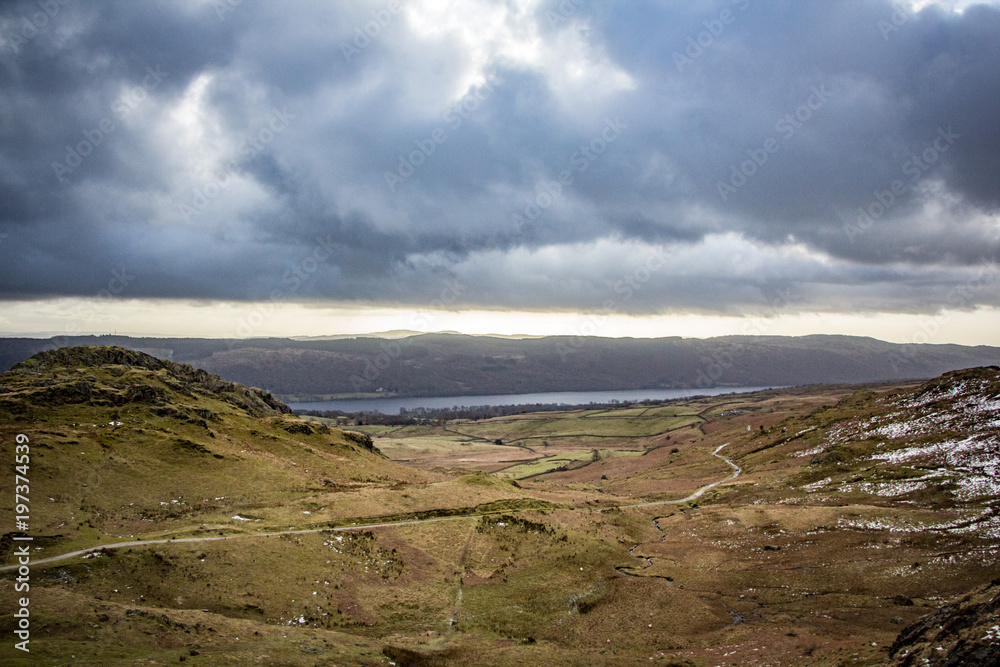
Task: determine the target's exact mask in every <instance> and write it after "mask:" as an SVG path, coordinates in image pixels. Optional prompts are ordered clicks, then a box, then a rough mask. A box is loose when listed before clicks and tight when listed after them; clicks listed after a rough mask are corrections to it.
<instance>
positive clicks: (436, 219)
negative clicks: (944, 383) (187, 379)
mask: <svg viewBox="0 0 1000 667" xmlns="http://www.w3.org/2000/svg"><path fill="white" fill-rule="evenodd" d="M998 118H1000V9H998V7H997V4H995V3H991V4H976V3H970V2H919V3H902V2H900V3H896V4H893V3H890V2H888V1H885V0H863V1H862V0H814V1H810V0H770V1H769V0H688V1H684V2H679V1H678V2H667V1H660V2H656V1H651V0H621V1H610V0H608V1H597V0H562V1H561V2H560V1H557V0H548V1H546V0H506V1H502V0H461V1H458V0H456V1H454V2H449V1H446V0H437V1H436V0H400V1H399V2H389V1H384V0H375V1H373V2H366V1H361V0H344V1H340V2H254V1H252V0H243V1H242V2H240V1H239V0H171V1H164V2H133V1H123V2H83V1H79V0H43V1H42V2H37V1H36V2H5V3H3V5H2V8H0V333H3V334H7V335H14V334H18V333H25V332H35V333H38V332H49V333H58V332H63V331H80V332H103V331H110V330H112V329H115V330H117V331H118V332H120V333H121V332H133V333H150V334H151V333H163V334H171V335H182V334H185V333H189V334H192V335H212V336H247V335H264V334H276V333H281V334H295V333H302V334H320V333H330V334H334V333H342V332H351V331H363V330H366V329H367V330H379V329H415V330H421V331H427V330H439V329H459V330H466V331H470V332H479V333H486V332H487V331H499V332H503V333H516V332H520V333H569V332H574V333H596V334H601V335H629V334H633V335H712V334H715V333H734V332H739V331H743V332H747V333H810V332H812V333H824V332H827V331H831V332H844V333H861V334H865V335H872V336H876V337H880V338H889V339H896V340H900V339H906V340H909V339H912V338H914V336H915V335H917V334H918V332H919V331H924V332H925V334H923V336H924V337H925V338H927V339H928V340H930V342H948V341H952V340H955V341H960V342H982V343H992V344H1000V334H998V333H997V332H998V331H1000V317H998V312H1000V311H998V306H1000V280H998V278H1000V271H998V269H997V268H996V267H995V265H994V261H995V260H996V259H997V255H998V250H1000V123H998ZM507 311H509V314H504V313H505V312H507ZM932 330H933V331H932ZM918 340H919V338H918Z"/></svg>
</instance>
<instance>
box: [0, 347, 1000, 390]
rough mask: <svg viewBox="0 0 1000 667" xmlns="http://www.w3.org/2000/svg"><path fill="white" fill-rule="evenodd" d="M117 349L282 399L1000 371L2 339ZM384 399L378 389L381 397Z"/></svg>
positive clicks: (547, 351)
mask: <svg viewBox="0 0 1000 667" xmlns="http://www.w3.org/2000/svg"><path fill="white" fill-rule="evenodd" d="M102 343H103V344H114V345H119V346H121V347H126V348H129V349H136V350H140V351H145V352H148V353H150V354H152V355H154V356H157V357H160V358H164V359H171V360H173V361H178V362H184V363H188V364H191V365H192V366H195V367H198V368H203V369H205V370H207V371H209V372H212V373H217V374H219V375H222V376H223V377H226V378H229V379H231V380H233V381H236V382H241V383H243V384H246V385H250V386H256V387H263V388H265V389H266V390H268V391H270V392H271V393H273V394H275V395H278V396H281V397H283V398H285V399H286V400H324V398H325V397H328V396H337V395H348V394H359V393H360V394H364V393H373V392H379V393H380V395H392V394H395V395H401V396H462V395H477V394H519V393H533V392H548V391H598V390H615V389H657V388H690V387H709V386H723V387H726V386H729V387H737V386H744V387H747V386H801V385H810V384H845V383H864V382H886V381H894V380H907V379H927V378H932V377H935V376H938V375H940V374H942V373H946V372H948V371H952V370H959V369H962V368H970V367H975V366H984V365H990V364H998V363H1000V348H995V347H986V346H978V347H968V346H962V345H928V344H923V345H899V344H894V343H886V342H884V341H879V340H875V339H873V338H859V337H853V336H803V337H786V336H727V337H721V338H709V339H697V338H677V337H673V338H655V339H642V338H600V337H586V336H584V337H572V336H547V337H540V338H531V339H521V340H517V339H510V338H498V337H490V336H464V335H458V334H421V335H413V336H404V337H401V338H394V339H382V338H376V337H357V338H345V339H335V340H292V339H283V338H258V339H246V340H218V339H197V338H183V339H177V338H129V337H126V336H101V337H93V336H75V337H56V338H52V339H48V340H37V339H14V338H8V339H0V369H2V368H4V367H5V364H6V365H13V364H14V363H16V362H18V361H21V360H23V359H26V358H27V357H29V356H30V355H32V354H34V353H36V352H39V351H41V350H46V349H54V348H58V347H63V346H72V345H93V344H102ZM380 390H381V391H380Z"/></svg>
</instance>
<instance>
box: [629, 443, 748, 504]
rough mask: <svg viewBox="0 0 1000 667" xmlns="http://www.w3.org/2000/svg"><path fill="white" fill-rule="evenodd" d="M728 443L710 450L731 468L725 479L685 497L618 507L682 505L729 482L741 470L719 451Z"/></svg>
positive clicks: (737, 475) (738, 474)
mask: <svg viewBox="0 0 1000 667" xmlns="http://www.w3.org/2000/svg"><path fill="white" fill-rule="evenodd" d="M728 444H729V443H728V442H727V443H725V444H723V445H719V446H718V447H716V448H715V451H714V452H712V456H715V457H717V458H720V459H722V460H723V461H725V462H726V463H727V464H729V467H730V468H732V469H733V474H732V475H730V476H729V477H727V478H725V479H720V480H719V481H718V482H712V483H711V484H706V485H705V486H703V487H701V488H700V489H698V490H697V491H695V492H694V493H692V494H691V495H690V496H688V497H687V498H681V499H680V500H660V501H658V502H655V503H637V504H635V505H619V509H625V508H627V507H656V506H657V505H682V504H684V503H689V502H691V501H692V500H697V499H698V498H701V496H702V495H703V494H704V493H705V492H706V491H708V490H710V489H714V488H715V487H717V486H719V485H720V484H725V483H726V482H730V481H732V480H734V479H736V478H737V477H739V476H740V473H741V472H743V471H742V470H741V469H740V467H739V466H738V465H736V464H735V463H733V462H732V461H730V460H729V459H727V458H726V457H725V456H723V455H722V454H720V453H719V452H720V451H721V450H722V448H723V447H725V446H726V445H728Z"/></svg>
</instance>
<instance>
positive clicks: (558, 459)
mask: <svg viewBox="0 0 1000 667" xmlns="http://www.w3.org/2000/svg"><path fill="white" fill-rule="evenodd" d="M641 455H642V452H635V451H620V450H614V449H578V450H575V451H569V452H560V453H559V454H553V455H552V456H546V457H543V458H540V459H536V460H534V461H531V462H529V463H518V464H516V465H512V466H510V467H508V468H504V469H503V470H500V471H498V472H496V473H495V474H496V475H498V476H500V477H503V478H506V479H526V478H528V477H534V476H535V475H542V474H545V473H547V472H555V471H557V470H569V469H572V468H579V467H583V466H584V465H587V464H589V463H592V462H596V461H603V460H605V459H610V458H614V457H617V456H641Z"/></svg>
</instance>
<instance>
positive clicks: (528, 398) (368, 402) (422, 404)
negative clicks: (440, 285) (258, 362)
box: [288, 387, 774, 415]
mask: <svg viewBox="0 0 1000 667" xmlns="http://www.w3.org/2000/svg"><path fill="white" fill-rule="evenodd" d="M773 388H774V387H713V388H711V389H626V390H620V391H555V392H547V393H540V394H494V395H486V396H429V397H419V396H418V397H408V398H343V399H338V400H335V401H313V402H305V403H289V404H288V406H289V407H290V408H292V410H342V411H343V412H381V413H382V414H384V415H398V414H399V411H400V410H401V409H405V410H413V409H416V408H453V407H463V406H464V407H473V406H480V405H525V404H530V403H554V404H557V405H587V404H588V403H612V402H614V401H619V402H625V401H630V402H633V401H644V400H668V399H677V398H687V397H689V396H718V395H719V394H732V393H737V394H744V393H747V392H751V391H762V390H764V389H773Z"/></svg>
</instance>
